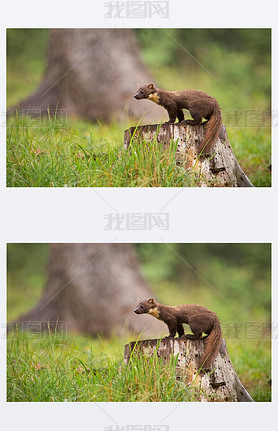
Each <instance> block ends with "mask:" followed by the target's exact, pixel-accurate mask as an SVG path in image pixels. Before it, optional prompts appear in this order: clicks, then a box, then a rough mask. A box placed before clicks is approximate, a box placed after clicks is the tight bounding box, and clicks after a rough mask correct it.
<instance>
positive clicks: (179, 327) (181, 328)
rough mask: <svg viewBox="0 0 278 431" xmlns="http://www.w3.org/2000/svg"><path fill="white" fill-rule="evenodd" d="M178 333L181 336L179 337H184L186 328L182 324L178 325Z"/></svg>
mask: <svg viewBox="0 0 278 431" xmlns="http://www.w3.org/2000/svg"><path fill="white" fill-rule="evenodd" d="M177 332H178V334H179V337H182V336H183V335H184V328H183V325H182V323H178V326H177Z"/></svg>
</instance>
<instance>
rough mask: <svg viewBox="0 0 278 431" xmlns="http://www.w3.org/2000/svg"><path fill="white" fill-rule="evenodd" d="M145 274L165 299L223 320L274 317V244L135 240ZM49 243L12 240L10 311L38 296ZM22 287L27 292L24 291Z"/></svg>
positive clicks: (17, 311)
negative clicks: (195, 305) (195, 306)
mask: <svg viewBox="0 0 278 431" xmlns="http://www.w3.org/2000/svg"><path fill="white" fill-rule="evenodd" d="M135 247H136V249H137V252H138V256H139V259H140V262H141V269H142V272H143V275H144V276H145V277H146V279H147V281H148V282H149V283H150V285H151V287H152V289H153V291H154V293H155V295H156V296H157V299H158V300H160V301H161V302H164V303H169V304H173V305H174V304H178V303H199V304H201V305H204V306H207V307H209V308H212V309H214V310H215V311H217V312H219V315H220V318H221V320H222V321H229V320H235V312H236V318H237V319H238V320H247V321H248V320H256V319H257V320H265V321H270V308H271V289H270V277H271V267H270V263H271V246H270V244H255V243H252V244H249V243H245V244H236V243H235V244H219V243H216V244H136V245H135ZM47 259H48V245H47V244H9V245H8V316H9V319H15V318H16V317H18V315H19V314H20V313H23V312H24V311H27V310H28V309H29V308H30V307H31V306H33V305H35V303H36V301H37V300H38V299H39V297H40V295H41V292H42V290H43V287H44V284H45V281H46V275H47V273H46V268H47ZM23 292H24V295H23Z"/></svg>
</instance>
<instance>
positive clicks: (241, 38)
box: [136, 29, 271, 109]
mask: <svg viewBox="0 0 278 431" xmlns="http://www.w3.org/2000/svg"><path fill="white" fill-rule="evenodd" d="M136 33H137V36H138V40H139V43H140V46H141V49H142V57H143V59H144V60H145V62H146V64H148V65H149V67H150V69H151V71H152V73H153V76H154V78H155V79H157V80H158V84H159V85H161V86H162V85H163V86H164V87H165V88H167V89H169V90H178V89H182V88H196V89H199V90H203V91H207V92H209V93H211V94H213V95H214V96H215V97H216V98H217V99H218V100H219V102H220V105H221V107H222V108H224V109H231V108H235V107H236V108H238V109H239V108H244V107H245V108H247V107H249V109H252V108H253V109H254V107H260V108H262V109H270V95H271V30H270V29H152V30H150V29H138V30H136Z"/></svg>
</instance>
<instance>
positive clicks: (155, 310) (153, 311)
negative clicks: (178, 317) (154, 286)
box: [148, 307, 159, 319]
mask: <svg viewBox="0 0 278 431" xmlns="http://www.w3.org/2000/svg"><path fill="white" fill-rule="evenodd" d="M148 314H150V315H151V316H153V317H156V318H157V319H159V311H158V308H157V307H155V308H151V309H150V310H149V312H148Z"/></svg>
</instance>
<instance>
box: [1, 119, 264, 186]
mask: <svg viewBox="0 0 278 431" xmlns="http://www.w3.org/2000/svg"><path fill="white" fill-rule="evenodd" d="M229 135H230V142H231V144H232V147H233V149H234V151H235V154H236V156H237V158H238V161H239V163H240V164H241V167H242V168H243V170H244V171H245V172H246V174H247V175H248V176H249V178H250V180H251V182H253V184H254V185H255V186H257V187H259V186H270V185H271V175H270V132H269V130H268V129H259V130H255V129H248V130H247V131H246V130H245V131H242V130H241V129H231V130H230V133H229ZM122 142H123V129H122V128H121V127H120V126H119V125H118V124H110V125H107V124H106V125H101V124H100V123H98V124H94V125H92V124H89V123H85V122H80V121H72V120H69V121H68V122H66V121H63V119H59V118H48V119H44V120H37V119H32V118H28V117H19V118H18V117H13V118H11V119H10V120H9V122H8V129H7V186H8V187H194V186H196V185H197V184H198V178H197V177H196V173H194V172H192V171H191V172H188V171H187V170H186V169H185V168H184V167H182V166H177V165H176V161H175V145H176V143H172V145H171V146H170V147H169V148H168V149H166V150H164V149H163V148H162V147H161V146H160V145H159V144H158V143H157V142H154V143H153V144H152V145H151V146H149V145H148V144H146V143H145V144H143V145H136V143H135V145H133V146H132V145H131V147H130V151H128V152H127V151H125V150H124V148H123V143H122Z"/></svg>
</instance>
